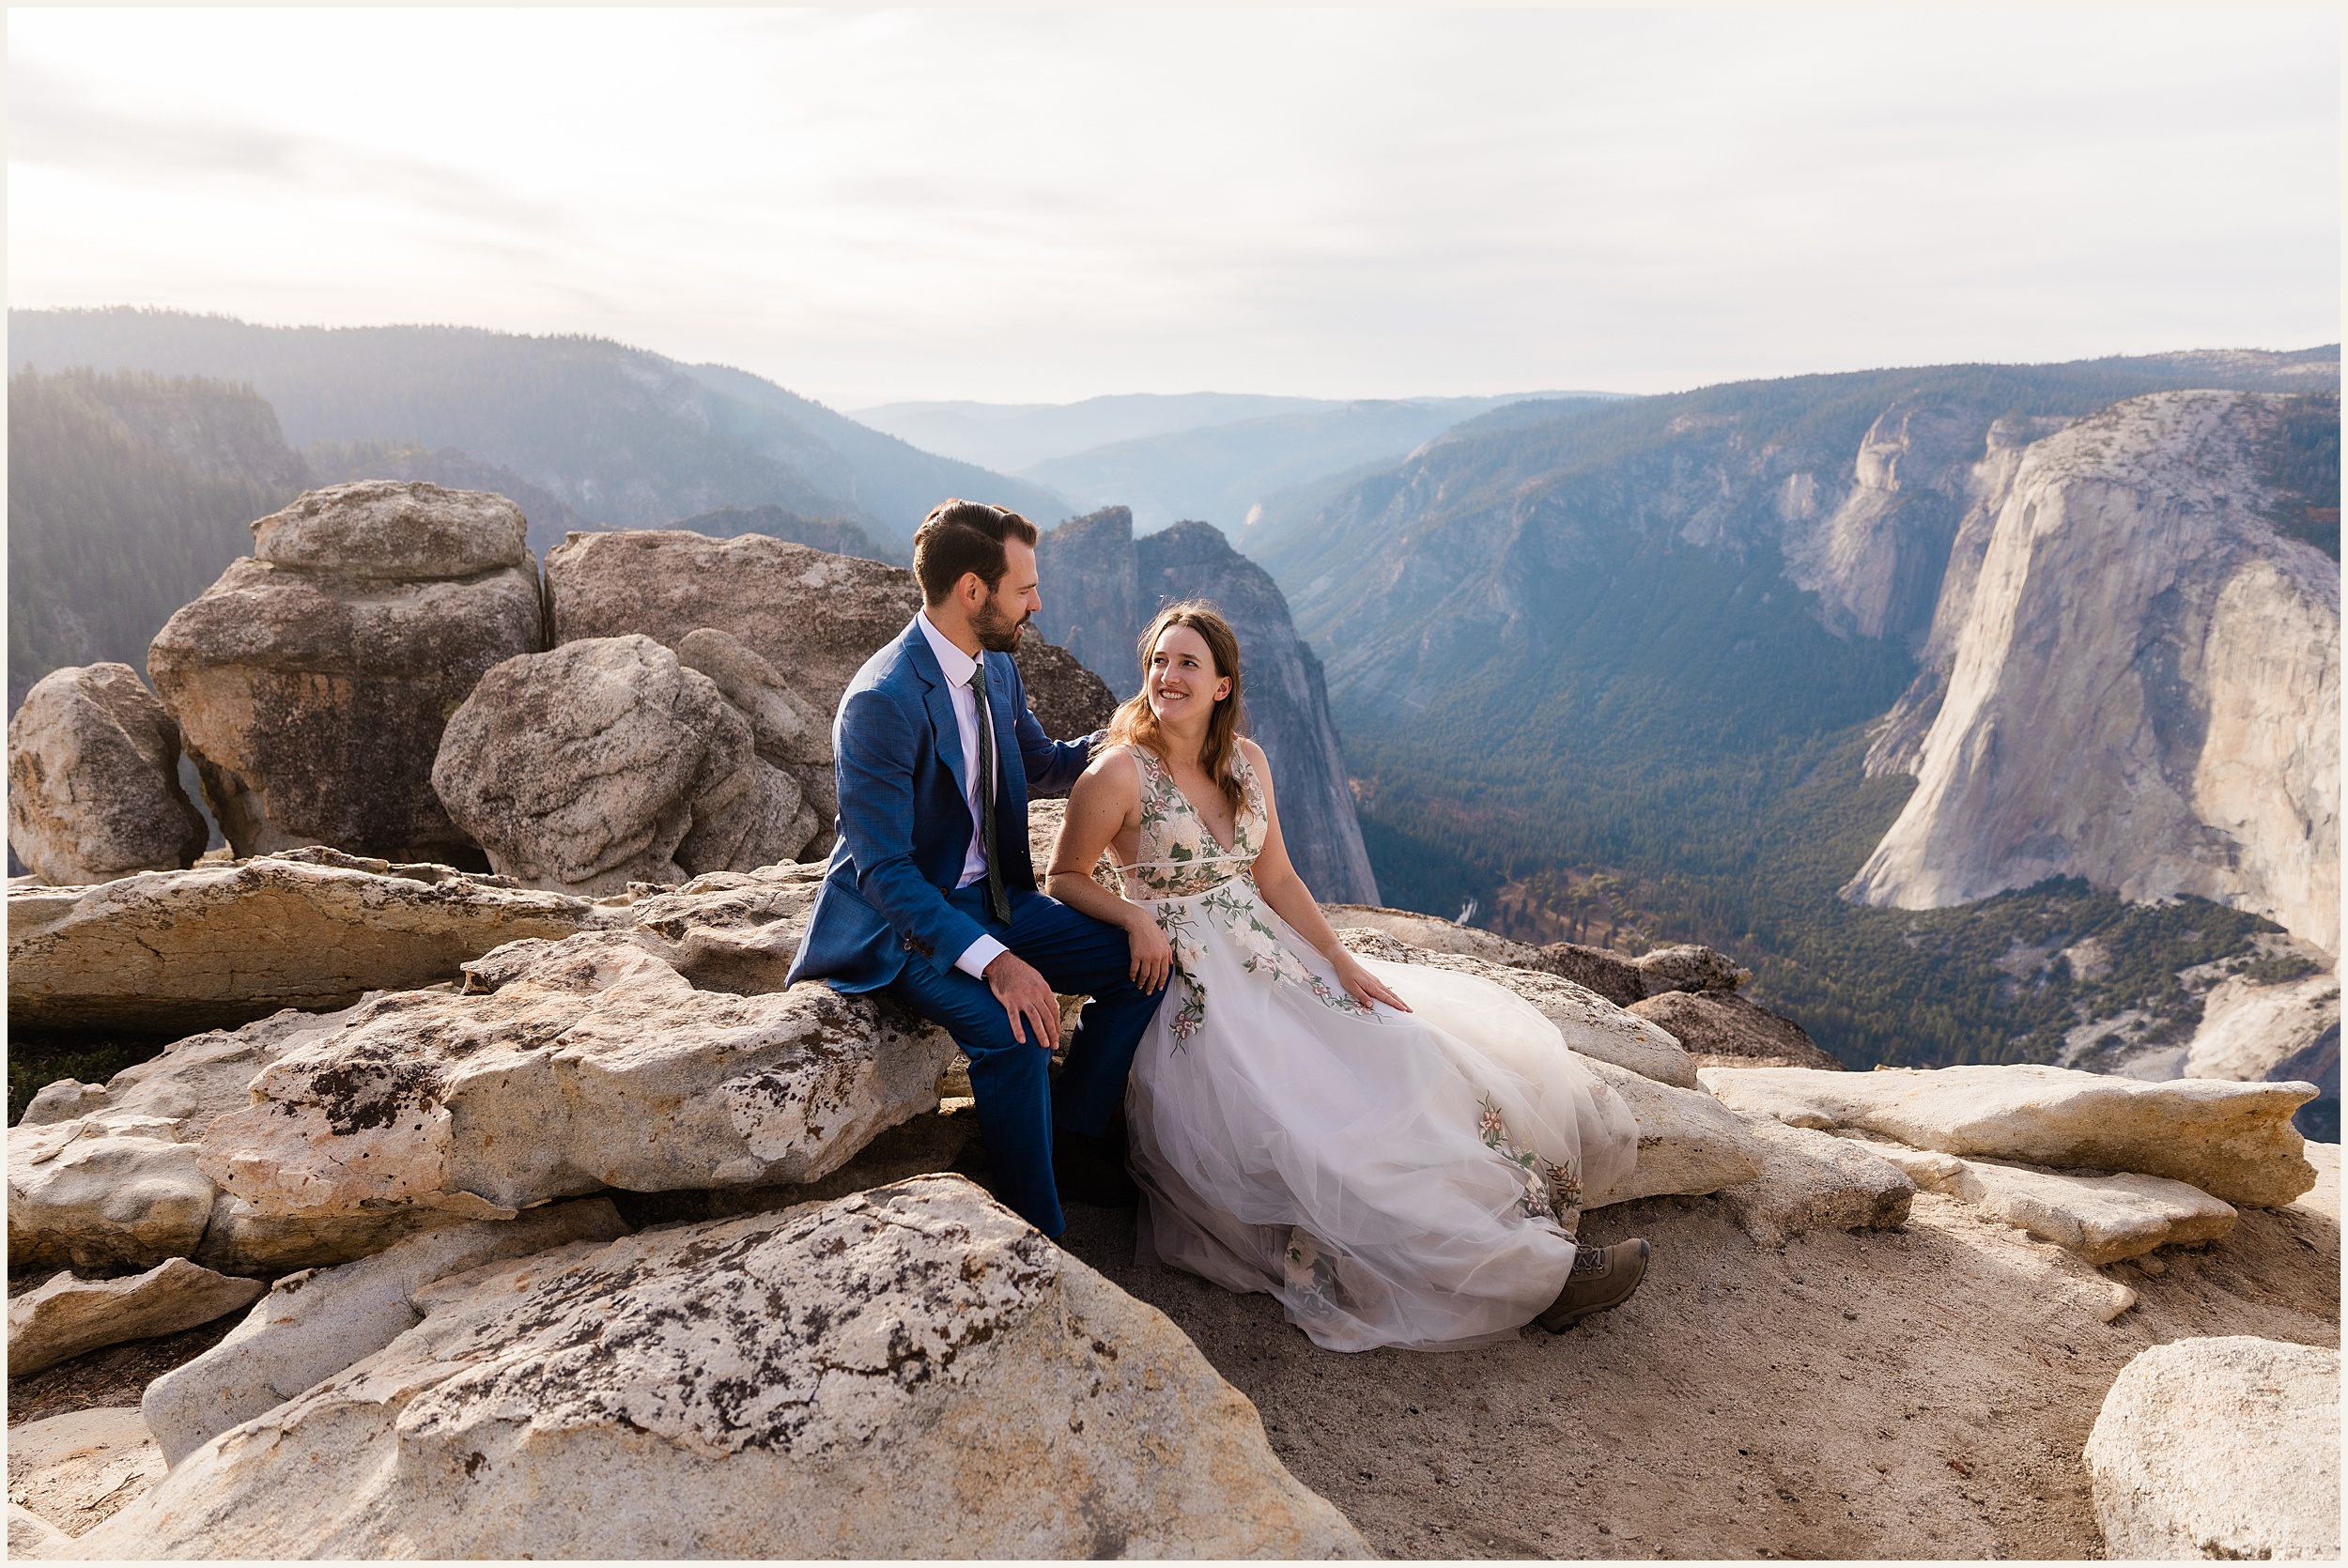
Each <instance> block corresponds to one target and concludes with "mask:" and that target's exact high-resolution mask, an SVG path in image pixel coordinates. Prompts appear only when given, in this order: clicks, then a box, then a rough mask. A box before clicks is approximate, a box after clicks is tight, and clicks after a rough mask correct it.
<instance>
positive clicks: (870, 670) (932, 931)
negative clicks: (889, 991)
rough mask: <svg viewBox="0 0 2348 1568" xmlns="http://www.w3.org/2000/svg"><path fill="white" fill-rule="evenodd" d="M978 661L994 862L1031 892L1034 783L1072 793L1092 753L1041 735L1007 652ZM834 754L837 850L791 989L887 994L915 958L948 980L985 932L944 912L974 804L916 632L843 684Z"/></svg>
mask: <svg viewBox="0 0 2348 1568" xmlns="http://www.w3.org/2000/svg"><path fill="white" fill-rule="evenodd" d="M982 659H983V663H984V666H985V669H986V700H987V707H988V710H989V712H990V713H991V715H992V716H993V718H994V730H995V755H996V758H997V759H998V760H999V761H1000V765H1001V768H1002V783H1001V785H1000V786H999V787H998V788H997V790H996V797H995V853H996V854H997V855H998V856H1000V857H1001V860H1002V873H1003V885H1004V886H1005V887H1006V888H1007V889H1025V890H1027V891H1028V892H1033V891H1034V890H1035V867H1034V864H1033V861H1032V860H1031V858H1030V857H1029V855H1028V853H1027V781H1028V780H1029V779H1030V778H1032V779H1034V780H1035V781H1036V782H1037V784H1038V785H1040V786H1041V787H1042V788H1043V789H1047V790H1059V789H1065V788H1067V787H1068V786H1069V785H1070V784H1073V783H1074V781H1075V778H1076V776H1077V775H1078V774H1080V773H1082V772H1083V771H1084V769H1085V764H1086V762H1087V761H1088V760H1089V758H1090V756H1091V742H1090V740H1089V739H1087V740H1082V741H1055V740H1053V739H1051V738H1050V737H1049V736H1047V735H1045V734H1044V733H1043V726H1042V725H1040V724H1038V723H1037V722H1036V720H1035V715H1033V714H1031V713H1029V712H1028V711H1027V687H1026V686H1025V685H1024V684H1022V683H1021V682H1020V679H1019V666H1018V663H1017V662H1016V661H1015V660H1013V659H1012V656H1011V655H1010V654H1009V653H987V654H984V655H982ZM831 745H832V754H833V756H834V757H835V758H836V759H837V761H836V762H835V763H834V766H835V767H836V768H837V770H838V773H839V780H840V819H839V829H840V839H839V842H838V843H837V844H835V845H833V847H832V852H831V866H830V869H828V870H827V871H826V874H825V877H824V885H823V888H822V890H821V891H820V892H818V893H817V894H816V896H815V908H814V911H813V913H812V914H811V915H809V917H808V922H807V934H806V935H805V936H803V937H801V938H800V939H799V951H798V956H797V957H796V959H794V960H793V961H792V963H791V973H790V976H788V979H787V982H786V983H790V984H796V983H797V982H798V981H800V980H817V979H821V980H829V981H830V982H831V983H832V985H833V987H834V988H836V989H838V990H840V991H846V992H861V991H878V990H879V989H880V988H881V987H883V986H885V985H887V984H888V982H889V981H891V980H893V979H895V978H896V977H897V975H898V972H899V971H901V970H902V969H904V966H905V965H906V964H907V963H909V962H912V961H915V960H917V959H918V960H919V961H921V962H923V963H927V964H930V965H932V966H933V967H935V968H936V969H938V970H940V971H944V970H949V969H951V968H952V967H953V962H954V960H955V959H957V958H960V957H961V956H962V953H963V951H964V949H965V948H967V947H968V946H969V945H970V944H972V943H973V942H976V941H977V940H978V939H979V938H980V936H981V935H982V934H984V932H983V930H982V929H981V926H980V925H979V923H978V922H977V921H976V920H973V919H972V918H970V916H969V915H965V914H964V913H963V912H962V911H960V910H958V909H956V908H954V907H953V906H952V905H950V904H949V903H948V902H947V901H946V896H947V895H948V894H949V893H951V892H952V891H953V890H954V884H955V883H956V882H958V881H960V880H961V877H962V864H963V860H964V858H965V855H966V853H968V851H969V847H970V834H971V822H970V807H969V806H968V805H967V804H966V802H967V801H968V799H969V796H968V792H967V789H966V785H967V780H966V779H965V776H964V762H963V758H962V730H961V729H960V728H959V727H958V726H957V725H956V724H955V723H954V704H953V698H952V696H951V695H950V693H949V691H948V690H947V686H946V676H945V672H944V671H943V670H941V669H939V668H938V664H937V655H936V654H935V653H931V652H930V645H929V639H928V638H925V637H923V636H922V635H921V628H920V626H919V624H918V623H916V624H909V625H907V626H906V627H905V629H904V636H902V637H900V638H897V639H896V640H895V641H894V642H891V643H889V644H888V645H887V646H885V647H883V648H882V649H881V650H880V651H879V652H878V653H874V654H873V656H872V657H871V658H869V659H867V660H865V661H864V668H863V669H859V670H857V672H856V679H855V680H853V681H850V682H849V683H848V689H847V692H846V693H845V695H843V696H842V698H841V699H840V712H839V715H837V716H836V717H834V718H833V720H832V726H831Z"/></svg>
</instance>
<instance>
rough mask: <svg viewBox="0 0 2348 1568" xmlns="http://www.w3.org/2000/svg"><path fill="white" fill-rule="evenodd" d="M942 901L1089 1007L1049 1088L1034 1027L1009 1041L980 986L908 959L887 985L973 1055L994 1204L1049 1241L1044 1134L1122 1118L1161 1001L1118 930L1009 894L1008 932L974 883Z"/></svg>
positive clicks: (1051, 1199) (973, 1084)
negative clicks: (1140, 977)
mask: <svg viewBox="0 0 2348 1568" xmlns="http://www.w3.org/2000/svg"><path fill="white" fill-rule="evenodd" d="M947 899H948V902H950V903H951V904H952V905H953V906H954V908H955V909H957V910H959V911H960V912H961V913H963V914H965V915H968V916H970V917H971V918H972V919H974V920H976V921H978V922H979V923H980V925H981V926H982V927H984V928H985V929H986V930H987V931H988V932H989V933H990V934H992V935H993V936H995V937H996V938H997V939H998V940H1000V941H1001V942H1002V943H1003V945H1006V946H1008V947H1009V948H1010V949H1011V950H1012V952H1013V953H1015V954H1017V955H1018V956H1019V957H1020V958H1022V959H1024V960H1026V961H1027V962H1028V963H1030V964H1033V965H1034V966H1035V968H1036V969H1037V971H1038V972H1039V973H1041V974H1042V975H1043V978H1044V980H1045V982H1046V983H1047V984H1049V985H1050V986H1051V988H1052V989H1053V990H1054V991H1057V992H1061V993H1062V994H1066V995H1086V996H1089V997H1091V998H1092V1000H1091V1001H1090V1002H1089V1003H1088V1004H1086V1006H1085V1009H1084V1011H1083V1013H1082V1014H1081V1015H1080V1016H1079V1018H1078V1020H1077V1023H1076V1031H1075V1034H1074V1036H1073V1037H1072V1038H1070V1040H1069V1042H1068V1058H1067V1061H1066V1063H1065V1064H1064V1065H1063V1066H1062V1068H1061V1069H1060V1075H1059V1082H1058V1084H1057V1085H1056V1084H1053V1082H1052V1080H1051V1076H1050V1073H1049V1070H1048V1069H1049V1068H1050V1067H1051V1062H1052V1057H1051V1053H1050V1052H1049V1051H1047V1050H1045V1049H1044V1048H1043V1046H1042V1045H1040V1044H1038V1043H1037V1041H1036V1038H1035V1032H1034V1030H1033V1029H1032V1028H1031V1027H1030V1028H1028V1029H1027V1039H1026V1040H1025V1041H1020V1040H1015V1039H1013V1038H1012V1033H1011V1020H1010V1018H1009V1016H1008V1015H1006V1014H1005V1013H1004V1011H1003V1005H1002V1004H1001V1003H1000V1002H998V1001H996V999H995V992H993V991H992V990H990V989H989V988H988V986H987V984H986V982H985V981H983V980H980V979H975V978H973V977H972V976H968V975H965V974H964V973H963V972H962V971H961V970H959V969H953V968H946V969H943V970H941V969H939V968H936V967H935V966H933V965H931V964H928V963H919V962H916V963H908V964H906V965H905V966H904V968H903V969H902V970H900V971H899V972H898V975H897V977H896V978H895V979H894V980H892V981H890V982H889V984H888V994H889V995H890V996H891V997H893V998H895V999H896V1000H897V1001H898V1002H899V1003H900V1004H902V1005H903V1006H904V1007H910V1008H912V1009H913V1010H914V1011H915V1012H918V1013H919V1014H920V1015H921V1016H922V1017H924V1018H926V1019H929V1020H931V1021H932V1022H935V1023H939V1024H942V1025H944V1026H945V1029H946V1032H947V1033H948V1034H950V1035H951V1036H953V1038H954V1041H955V1043H956V1044H958V1045H960V1046H961V1047H962V1049H963V1053H964V1054H965V1055H967V1056H968V1057H969V1058H970V1091H971V1093H972V1094H973V1095H974V1096H975V1097H976V1098H977V1100H978V1106H977V1110H978V1116H979V1131H980V1134H981V1136H982V1137H984V1138H985V1140H986V1149H987V1157H988V1160H989V1162H990V1163H991V1164H992V1165H993V1166H994V1169H995V1179H996V1196H997V1197H999V1198H1001V1199H1002V1201H1003V1202H1004V1203H1006V1204H1008V1205H1009V1206H1010V1207H1012V1208H1013V1209H1015V1210H1017V1211H1018V1213H1019V1215H1020V1217H1021V1218H1023V1219H1025V1220H1026V1221H1027V1222H1028V1223H1029V1224H1031V1225H1033V1226H1035V1228H1036V1229H1038V1230H1040V1231H1042V1232H1043V1234H1044V1235H1046V1236H1055V1237H1056V1236H1058V1235H1059V1234H1060V1232H1061V1231H1062V1230H1064V1229H1065V1228H1067V1220H1066V1217H1065V1216H1064V1215H1062V1214H1061V1212H1060V1207H1059V1189H1058V1185H1057V1184H1056V1183H1055V1182H1054V1181H1053V1178H1052V1132H1053V1130H1055V1129H1056V1128H1057V1129H1059V1130H1066V1131H1071V1132H1076V1133H1081V1134H1083V1135H1084V1136H1086V1137H1090V1138H1098V1137H1103V1136H1105V1135H1106V1134H1107V1133H1108V1131H1109V1130H1110V1129H1111V1127H1112V1126H1113V1125H1114V1123H1115V1120H1116V1118H1117V1117H1119V1116H1120V1115H1123V1113H1124V1106H1125V1078H1126V1074H1127V1072H1128V1071H1129V1070H1130V1069H1131V1068H1132V1067H1133V1063H1134V1052H1135V1048H1136V1047H1138V1046H1139V1045H1140V1043H1141V1036H1142V1032H1143V1031H1144V1030H1146V1029H1147V1028H1149V1026H1150V1019H1151V1015H1152V1014H1153V1013H1155V1012H1156V1011H1157V1007H1158V1001H1159V998H1160V996H1161V994H1162V992H1145V991H1143V990H1141V989H1140V988H1139V987H1138V986H1136V985H1135V984H1134V982H1133V978H1132V975H1131V970H1132V948H1131V945H1129V944H1128V942H1127V940H1126V937H1125V933H1124V932H1123V931H1121V930H1118V929H1117V928H1116V927H1114V926H1111V925H1106V924H1104V923H1103V922H1102V921H1099V920H1095V919H1094V918H1092V916H1090V915H1086V914H1083V913H1081V912H1079V911H1077V910H1074V909H1071V908H1069V907H1068V906H1067V905H1066V904H1063V903H1061V902H1059V901H1058V899H1048V898H1045V897H1044V896H1043V894H1041V893H1033V892H1029V891H1027V889H1025V888H1014V889H1012V893H1011V923H1010V924H1009V925H1004V924H1003V923H1002V922H1000V921H998V920H996V919H995V918H994V917H993V916H992V915H990V914H989V913H988V912H987V908H986V886H985V884H984V883H982V882H981V883H973V884H971V885H970V886H968V887H965V888H960V889H958V890H956V891H955V892H953V893H951V894H949V895H948V896H947Z"/></svg>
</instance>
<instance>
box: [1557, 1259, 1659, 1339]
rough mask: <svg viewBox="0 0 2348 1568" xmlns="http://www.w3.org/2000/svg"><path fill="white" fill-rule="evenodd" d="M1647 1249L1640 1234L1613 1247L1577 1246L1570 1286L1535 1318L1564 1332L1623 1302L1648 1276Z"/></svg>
mask: <svg viewBox="0 0 2348 1568" xmlns="http://www.w3.org/2000/svg"><path fill="white" fill-rule="evenodd" d="M1647 1253H1648V1248H1647V1244H1646V1242H1645V1240H1643V1239H1641V1238H1640V1237H1631V1238H1630V1240H1628V1241H1617V1242H1615V1243H1614V1245H1613V1246H1611V1247H1576V1248H1575V1249H1574V1250H1573V1272H1572V1273H1570V1274H1568V1276H1567V1277H1566V1288H1565V1289H1563V1290H1561V1291H1559V1292H1558V1293H1557V1299H1555V1300H1554V1301H1552V1302H1551V1303H1550V1304H1549V1310H1548V1311H1546V1312H1544V1313H1542V1314H1540V1316H1538V1317H1537V1318H1535V1319H1534V1320H1533V1321H1534V1322H1536V1323H1538V1324H1539V1325H1540V1326H1541V1327H1542V1328H1544V1329H1547V1330H1549V1331H1550V1332H1551V1333H1552V1334H1562V1333H1564V1332H1565V1331H1566V1330H1568V1329H1570V1328H1572V1327H1573V1326H1574V1325H1575V1324H1577V1323H1579V1322H1581V1321H1582V1320H1583V1318H1585V1317H1587V1316H1589V1315H1590V1314H1592V1313H1599V1312H1604V1311H1605V1310H1606V1309H1607V1308H1608V1307H1618V1306H1620V1305H1622V1303H1623V1302H1625V1301H1627V1300H1629V1299H1630V1293H1631V1292H1632V1291H1634V1290H1636V1289H1638V1288H1639V1282H1640V1281H1641V1280H1643V1279H1645V1277H1646V1260H1647Z"/></svg>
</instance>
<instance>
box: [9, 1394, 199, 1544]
mask: <svg viewBox="0 0 2348 1568" xmlns="http://www.w3.org/2000/svg"><path fill="white" fill-rule="evenodd" d="M162 1478H163V1459H162V1454H161V1453H157V1452H156V1450H155V1440H154V1439H153V1438H152V1437H148V1436H147V1426H146V1424H145V1423H144V1422H141V1421H140V1420H139V1413H138V1411H137V1410H136V1409H134V1408H131V1407H127V1406H110V1407H99V1408H96V1409H89V1410H73V1411H70V1412H69V1413H67V1414H65V1415H62V1416H50V1417H47V1418H46V1419H44V1420H41V1421H28V1422H24V1423H23V1424H22V1425H20V1426H11V1427H9V1428H8V1502H9V1504H10V1507H11V1509H17V1508H21V1509H23V1510H24V1511H25V1512H26V1513H27V1514H30V1515H32V1517H33V1518H34V1519H35V1520H38V1521H39V1523H40V1524H41V1525H43V1526H46V1527H47V1528H48V1530H50V1531H52V1532H54V1533H53V1534H50V1535H43V1534H42V1533H41V1532H40V1531H39V1530H34V1529H32V1528H30V1527H26V1528H25V1529H24V1530H23V1534H24V1536H25V1537H26V1545H28V1546H30V1547H31V1550H30V1552H29V1553H28V1552H23V1551H20V1549H19V1547H18V1532H19V1521H18V1520H17V1518H16V1516H15V1514H14V1513H13V1512H12V1513H11V1514H9V1518H8V1555H9V1556H10V1557H19V1556H25V1555H30V1556H37V1557H62V1556H65V1555H67V1554H68V1553H69V1552H70V1550H71V1538H72V1537H74V1536H78V1535H83V1534H85V1533H87V1532H88V1531H89V1530H90V1529H91V1528H92V1527H93V1526H96V1525H99V1524H101V1523H103V1522H104V1521H106V1520H107V1519H110V1518H112V1517H113V1516H114V1515H115V1514H116V1513H118V1512H120V1510H121V1509H122V1508H123V1507H124V1506H125V1505H126V1504H128V1503H130V1502H131V1500H133V1499H136V1498H137V1497H138V1496H139V1495H140V1494H141V1493H143V1492H145V1491H146V1490H147V1488H148V1487H149V1486H152V1485H153V1484H154V1483H156V1482H158V1481H161V1480H162ZM134 1555H135V1554H134Z"/></svg>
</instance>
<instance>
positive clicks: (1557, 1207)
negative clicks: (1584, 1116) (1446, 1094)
mask: <svg viewBox="0 0 2348 1568" xmlns="http://www.w3.org/2000/svg"><path fill="white" fill-rule="evenodd" d="M1476 1104H1477V1105H1478V1106H1480V1107H1481V1108H1482V1110H1483V1113H1484V1114H1483V1115H1482V1116H1481V1117H1479V1118H1478V1119H1477V1122H1476V1131H1477V1132H1478V1133H1480V1134H1481V1135H1482V1136H1483V1139H1484V1146H1485V1147H1486V1148H1488V1149H1493V1150H1496V1151H1498V1153H1499V1154H1500V1156H1501V1157H1502V1158H1503V1159H1505V1160H1506V1161H1508V1163H1509V1164H1511V1165H1514V1166H1515V1167H1516V1168H1517V1169H1518V1171H1520V1172H1521V1173H1522V1175H1523V1177H1524V1196H1523V1197H1522V1198H1520V1199H1518V1200H1517V1208H1518V1211H1519V1212H1520V1213H1522V1214H1523V1215H1525V1216H1526V1217H1527V1218H1528V1219H1536V1220H1554V1221H1556V1222H1558V1223H1559V1224H1562V1225H1564V1226H1566V1228H1567V1229H1568V1231H1570V1230H1572V1229H1573V1228H1574V1226H1573V1224H1572V1221H1573V1220H1575V1219H1578V1218H1579V1217H1580V1210H1581V1207H1582V1177H1581V1175H1580V1173H1578V1172H1576V1171H1575V1170H1574V1169H1573V1168H1572V1167H1571V1166H1569V1165H1560V1164H1557V1163H1555V1162H1554V1161H1548V1160H1544V1159H1542V1158H1541V1157H1540V1156H1539V1155H1537V1154H1535V1153H1534V1152H1533V1151H1532V1150H1531V1149H1528V1148H1522V1147H1519V1146H1518V1145H1517V1143H1516V1141H1515V1140H1514V1139H1512V1138H1510V1137H1509V1136H1508V1124H1507V1122H1506V1119H1504V1118H1503V1117H1502V1115H1501V1114H1500V1107H1499V1106H1498V1105H1496V1104H1494V1103H1493V1102H1492V1099H1491V1096H1489V1095H1487V1096H1485V1097H1484V1098H1483V1099H1480V1100H1478V1101H1476Z"/></svg>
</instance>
